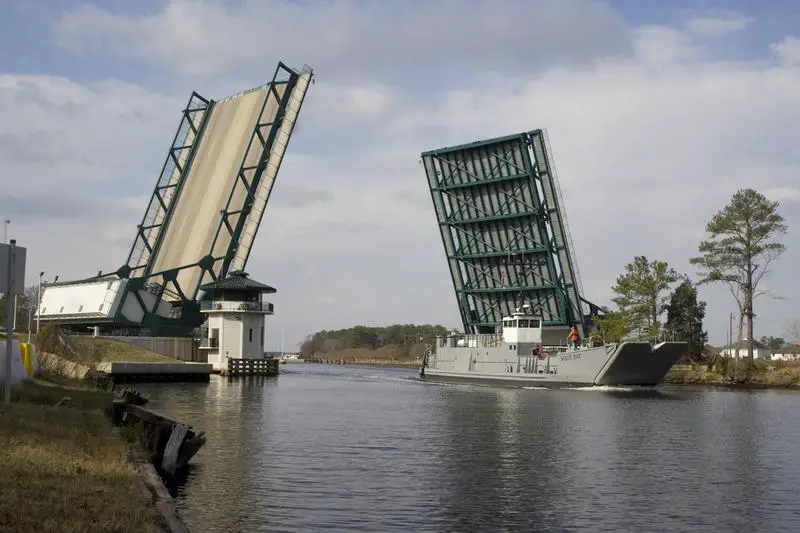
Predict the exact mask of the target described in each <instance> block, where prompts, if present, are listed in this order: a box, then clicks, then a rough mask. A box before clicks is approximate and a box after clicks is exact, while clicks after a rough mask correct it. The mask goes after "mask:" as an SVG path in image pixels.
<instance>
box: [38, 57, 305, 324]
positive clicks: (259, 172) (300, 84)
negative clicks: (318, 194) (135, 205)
mask: <svg viewBox="0 0 800 533" xmlns="http://www.w3.org/2000/svg"><path fill="white" fill-rule="evenodd" d="M312 77H313V71H312V69H311V68H309V67H304V68H303V69H302V70H299V71H297V70H294V69H291V68H289V67H287V66H286V65H284V64H283V63H279V64H278V66H277V68H276V70H275V73H274V75H273V77H272V79H271V81H269V82H268V83H265V84H263V85H260V86H257V87H254V88H252V89H250V90H247V91H244V92H241V93H238V94H235V95H232V96H229V97H227V98H223V99H220V100H216V101H215V100H211V99H207V98H204V97H202V96H200V95H199V94H197V93H192V95H191V97H190V98H189V101H188V103H187V105H186V108H185V109H184V110H183V112H182V116H181V122H180V125H179V126H178V130H177V132H176V133H175V136H174V138H173V141H172V145H171V147H170V149H169V150H168V153H167V157H166V160H165V162H164V165H163V166H162V169H161V173H160V175H159V177H158V180H157V183H156V187H155V190H154V191H153V194H152V196H151V198H150V201H149V203H148V206H147V208H146V210H145V214H144V216H143V218H142V221H141V223H140V224H139V225H138V228H137V231H136V236H135V238H134V243H133V246H132V247H131V250H130V253H129V254H128V258H127V261H126V262H125V264H124V265H123V266H122V267H121V268H119V269H117V270H116V271H115V272H113V273H109V274H105V275H103V274H102V273H99V274H98V275H97V276H93V277H91V278H87V279H83V280H78V281H71V282H62V283H58V284H49V285H47V286H46V287H45V290H44V292H43V294H42V300H41V303H40V305H39V316H40V317H41V320H43V321H45V322H51V323H61V324H65V325H80V326H91V325H98V326H102V327H104V328H106V329H116V330H119V329H146V330H148V331H150V332H152V333H153V334H157V335H167V334H169V335H181V334H187V333H188V332H190V331H191V330H193V329H194V328H196V327H197V326H199V325H200V323H201V322H202V320H203V317H202V315H201V314H200V312H199V306H198V304H197V300H198V298H199V296H200V294H199V292H200V289H199V288H200V286H201V285H203V284H204V283H208V282H211V281H214V280H217V279H221V278H224V277H225V276H226V275H227V274H228V272H233V271H236V270H244V268H245V266H246V264H247V259H248V257H249V255H250V250H251V248H252V246H253V241H254V240H255V237H256V233H257V232H258V227H259V225H260V223H261V219H262V216H263V215H264V211H265V210H266V207H267V203H268V201H269V197H270V194H271V192H272V187H273V184H274V183H275V179H276V178H277V175H278V170H279V169H280V165H281V162H282V160H283V157H284V154H285V152H286V149H287V146H288V144H289V140H290V138H291V135H292V131H293V129H294V125H295V123H296V121H297V117H298V114H299V112H300V109H301V107H302V105H303V101H304V99H305V96H306V92H307V90H308V87H309V84H310V83H311V80H312Z"/></svg>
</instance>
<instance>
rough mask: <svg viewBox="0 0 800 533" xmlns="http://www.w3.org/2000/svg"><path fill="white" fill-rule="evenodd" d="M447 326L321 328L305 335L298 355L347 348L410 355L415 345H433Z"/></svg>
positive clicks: (308, 356) (307, 356) (409, 325)
mask: <svg viewBox="0 0 800 533" xmlns="http://www.w3.org/2000/svg"><path fill="white" fill-rule="evenodd" d="M447 332H448V328H446V327H445V326H440V325H430V324H425V325H421V326H418V325H414V324H395V325H392V326H386V327H367V326H355V327H352V328H348V329H337V330H323V331H318V332H316V333H313V334H311V335H309V336H308V337H306V339H305V340H304V341H303V342H302V343H301V344H300V356H301V357H303V358H306V359H311V358H312V357H313V356H314V355H315V354H320V353H322V354H325V353H331V352H337V351H340V350H349V349H358V348H361V349H366V350H377V349H379V348H385V347H398V348H400V349H401V351H402V354H403V355H404V356H405V357H409V356H410V355H411V353H412V351H417V350H414V347H415V346H418V345H420V344H431V345H433V344H434V342H435V340H436V337H437V336H442V335H446V334H447Z"/></svg>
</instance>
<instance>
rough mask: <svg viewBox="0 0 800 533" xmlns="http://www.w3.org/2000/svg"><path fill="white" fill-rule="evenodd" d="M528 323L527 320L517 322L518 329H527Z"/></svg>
mask: <svg viewBox="0 0 800 533" xmlns="http://www.w3.org/2000/svg"><path fill="white" fill-rule="evenodd" d="M528 322H530V321H529V320H524V319H523V320H520V321H519V327H521V328H527V327H529V326H528Z"/></svg>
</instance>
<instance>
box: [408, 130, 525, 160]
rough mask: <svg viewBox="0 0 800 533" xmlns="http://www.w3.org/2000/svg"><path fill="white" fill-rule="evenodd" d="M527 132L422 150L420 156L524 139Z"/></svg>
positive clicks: (439, 154)
mask: <svg viewBox="0 0 800 533" xmlns="http://www.w3.org/2000/svg"><path fill="white" fill-rule="evenodd" d="M526 135H527V133H516V134H513V135H506V136H503V137H495V138H494V139H487V140H484V141H475V142H471V143H466V144H458V145H456V146H446V147H444V148H437V149H436V150H428V151H426V152H422V157H426V156H441V155H444V154H451V153H454V152H463V151H465V150H470V149H474V148H483V147H484V146H492V145H497V144H502V143H504V142H508V141H524V140H525V137H526Z"/></svg>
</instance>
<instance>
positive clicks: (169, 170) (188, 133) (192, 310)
mask: <svg viewBox="0 0 800 533" xmlns="http://www.w3.org/2000/svg"><path fill="white" fill-rule="evenodd" d="M306 68H308V67H306ZM308 70H309V72H310V69H308ZM299 76H300V73H298V72H297V71H295V70H293V69H291V68H289V67H287V66H286V65H285V64H283V63H282V62H280V63H278V66H277V68H276V69H275V72H274V75H273V77H272V81H271V82H270V83H269V85H268V96H267V97H266V98H265V101H264V104H263V105H264V107H266V106H267V105H268V104H269V101H270V100H271V99H272V100H273V101H275V100H277V101H278V106H277V109H278V111H277V113H276V115H275V118H274V120H269V121H268V122H263V123H258V124H256V125H255V126H254V128H253V131H252V134H251V137H250V142H249V144H248V148H247V150H246V152H245V154H244V156H243V158H242V164H241V166H240V168H239V170H238V172H237V174H236V176H232V184H231V189H230V194H229V196H228V201H227V204H226V207H225V208H224V209H223V210H222V211H221V214H220V215H221V216H220V218H219V222H218V225H217V227H216V229H215V230H214V238H213V242H212V244H211V246H210V247H209V250H208V254H207V255H205V256H204V257H202V258H201V259H200V260H199V261H197V262H195V263H193V264H187V265H180V266H176V267H175V268H170V269H168V270H164V271H160V272H154V271H153V266H152V263H151V258H155V257H157V252H158V249H159V247H160V246H161V243H162V242H163V240H164V235H165V233H166V231H168V228H169V220H170V217H171V215H172V212H173V209H174V207H175V206H176V205H177V201H178V198H179V197H180V194H181V190H182V188H183V186H184V183H185V181H186V178H187V176H188V175H189V171H190V169H191V165H192V161H193V159H194V156H195V153H196V151H197V149H198V146H199V145H200V142H199V141H200V140H201V139H202V135H203V130H204V127H205V125H206V124H207V122H208V120H209V118H210V116H211V114H212V113H213V111H214V104H215V102H214V101H213V100H209V99H205V98H203V97H202V96H200V95H198V94H197V93H195V92H193V93H192V95H191V97H190V99H189V104H188V105H187V107H186V109H184V110H183V116H182V119H181V122H180V125H179V127H178V131H177V133H176V134H175V137H174V139H173V142H172V146H171V148H170V150H169V152H168V154H167V159H166V161H165V163H164V165H163V167H162V170H161V175H160V176H159V179H158V181H157V183H156V187H155V190H154V191H153V194H152V196H151V198H150V202H149V204H148V207H147V210H146V211H145V214H144V217H143V218H142V222H141V223H140V224H139V225H138V228H137V234H136V238H135V239H134V243H133V246H132V247H131V250H130V253H129V254H128V260H127V262H126V264H125V265H123V266H122V267H121V268H119V269H118V270H117V271H116V273H115V275H116V276H118V277H120V278H129V282H128V285H127V289H126V294H125V295H124V297H123V304H122V305H120V306H119V311H118V314H117V317H116V318H115V324H114V327H115V329H116V330H120V329H123V330H125V329H127V330H134V329H137V328H138V329H145V330H147V331H149V332H151V333H152V334H156V335H161V334H170V335H179V334H188V333H190V332H191V331H192V330H193V329H194V328H196V327H198V326H199V325H200V324H201V322H202V320H203V317H202V315H201V314H200V312H199V304H198V302H197V301H196V299H197V298H198V295H199V292H200V289H199V287H200V285H202V284H203V283H207V282H209V281H214V280H217V279H222V278H224V277H225V276H226V275H227V272H228V268H229V266H230V263H231V261H232V260H233V258H234V255H235V253H236V250H237V248H238V247H239V245H240V239H245V240H248V242H247V243H245V245H246V246H247V249H248V253H249V248H250V247H251V246H252V242H250V241H252V240H253V239H254V238H255V235H254V234H249V235H246V236H245V235H243V234H242V228H243V226H244V224H245V220H246V219H247V216H248V214H249V213H250V212H251V210H252V207H253V203H254V199H255V193H256V191H257V190H258V186H259V184H260V179H261V175H262V173H263V171H264V169H265V166H266V164H267V160H268V158H269V155H270V152H271V151H272V147H273V141H274V140H275V136H276V134H277V133H278V131H279V129H280V127H281V124H282V122H283V117H284V111H285V108H286V104H287V103H288V101H289V99H290V98H291V97H292V89H293V88H294V86H295V84H296V83H297V80H298V78H299ZM281 84H285V85H286V87H285V90H284V91H283V94H282V95H281V94H280V93H279V92H278V91H276V87H277V86H278V85H281ZM262 111H263V108H262ZM252 150H258V151H259V155H258V158H257V161H258V163H257V164H256V165H252V166H245V161H247V160H248V154H249V153H250V152H251V151H252ZM279 164H280V162H278V165H279ZM234 178H235V179H234ZM237 189H244V192H245V194H244V195H243V197H244V201H243V202H239V203H237V202H235V201H234V198H236V197H240V196H241V195H237V194H235V193H236V192H237ZM269 192H271V188H270V191H269ZM269 192H268V195H267V198H268V196H269ZM262 215H263V213H262ZM260 222H261V220H260V217H259V219H258V223H259V224H260ZM220 239H222V240H224V241H225V242H226V246H225V247H224V248H225V252H224V253H221V254H220V253H218V254H216V255H215V254H214V249H215V245H216V244H217V242H219V241H220ZM198 267H199V268H200V269H202V270H203V272H204V274H203V276H201V277H200V280H199V281H198V283H196V284H194V286H191V287H181V286H180V284H179V282H178V273H179V272H180V271H182V270H184V269H189V268H198ZM107 276H108V274H105V275H103V274H102V273H99V274H98V276H96V277H93V278H88V279H86V280H84V281H91V280H96V279H101V278H105V277H107ZM139 291H145V292H149V293H151V294H153V295H155V296H156V298H157V302H161V301H163V300H165V299H166V300H169V301H171V303H172V307H173V313H172V316H171V317H170V318H165V317H163V316H160V315H156V314H155V313H151V312H149V311H148V306H147V305H146V303H145V302H144V300H143V298H142V297H141V295H140V294H139ZM131 299H132V301H133V302H134V303H135V305H136V306H137V307H138V308H139V309H140V311H141V312H140V313H138V312H137V313H133V314H141V315H142V316H143V318H142V319H141V320H137V321H131V320H129V319H127V318H125V317H124V316H122V311H123V307H124V305H125V303H126V301H131Z"/></svg>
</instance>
